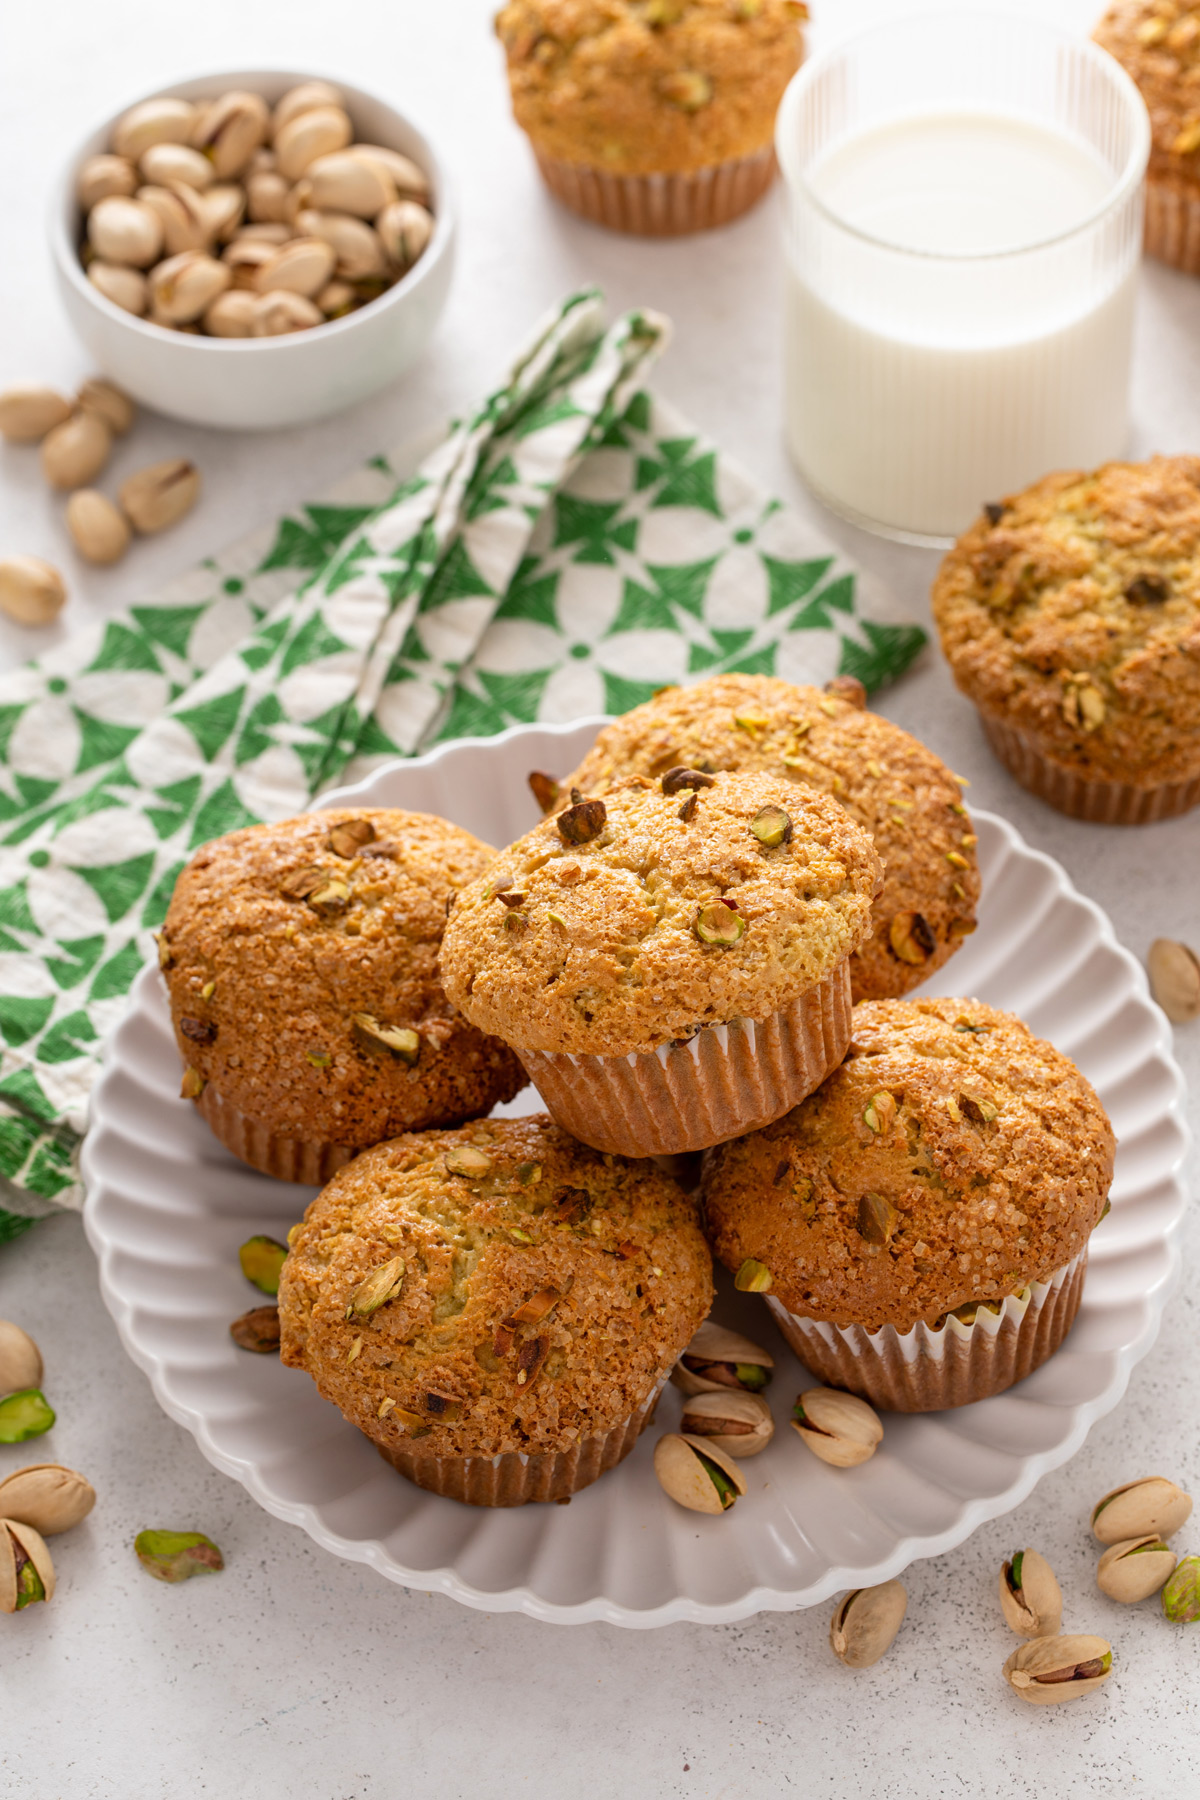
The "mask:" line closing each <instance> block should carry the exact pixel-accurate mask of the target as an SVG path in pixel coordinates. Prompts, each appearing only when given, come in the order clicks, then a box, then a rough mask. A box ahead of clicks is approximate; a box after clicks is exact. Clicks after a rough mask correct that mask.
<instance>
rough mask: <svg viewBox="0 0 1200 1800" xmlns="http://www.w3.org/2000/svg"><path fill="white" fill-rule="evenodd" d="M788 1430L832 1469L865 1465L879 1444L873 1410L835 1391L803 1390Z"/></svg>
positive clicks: (879, 1432)
mask: <svg viewBox="0 0 1200 1800" xmlns="http://www.w3.org/2000/svg"><path fill="white" fill-rule="evenodd" d="M792 1427H793V1429H794V1430H795V1431H796V1432H797V1433H798V1435H799V1436H800V1437H801V1438H802V1439H803V1440H804V1442H805V1443H806V1444H807V1445H808V1448H809V1449H810V1450H811V1451H812V1453H813V1455H814V1456H819V1457H820V1459H821V1461H822V1462H826V1463H831V1464H832V1465H833V1467H834V1468H835V1469H853V1468H857V1466H858V1465H859V1463H865V1462H867V1461H868V1460H869V1459H870V1458H871V1457H872V1456H874V1454H875V1452H876V1450H877V1449H878V1448H879V1445H880V1443H881V1442H882V1440H883V1426H882V1425H881V1424H880V1421H879V1415H878V1414H877V1413H876V1411H875V1409H874V1407H872V1406H868V1405H867V1402H866V1401H865V1400H860V1399H859V1398H858V1396H857V1394H843V1393H841V1392H839V1391H838V1389H837V1388H808V1389H806V1391H805V1392H804V1393H803V1394H801V1395H800V1397H799V1399H798V1400H797V1401H796V1404H795V1406H794V1407H793V1408H792Z"/></svg>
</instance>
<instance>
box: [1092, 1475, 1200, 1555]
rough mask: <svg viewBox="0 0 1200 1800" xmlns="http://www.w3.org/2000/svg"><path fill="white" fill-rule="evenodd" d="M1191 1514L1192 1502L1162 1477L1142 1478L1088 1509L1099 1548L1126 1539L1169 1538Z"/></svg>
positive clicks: (1150, 1476)
mask: <svg viewBox="0 0 1200 1800" xmlns="http://www.w3.org/2000/svg"><path fill="white" fill-rule="evenodd" d="M1191 1513H1192V1498H1191V1495H1190V1494H1185V1493H1184V1491H1183V1489H1182V1488H1180V1487H1176V1485H1175V1483H1174V1482H1173V1481H1168V1480H1166V1478H1165V1477H1164V1476H1162V1475H1147V1476H1143V1478H1142V1479H1141V1480H1140V1481H1127V1482H1126V1483H1125V1485H1124V1487H1119V1488H1114V1489H1113V1490H1112V1492H1111V1493H1110V1494H1105V1496H1104V1498H1103V1499H1102V1500H1098V1501H1097V1502H1096V1505H1095V1506H1094V1507H1093V1508H1092V1535H1093V1536H1094V1537H1097V1538H1099V1540H1100V1542H1101V1543H1102V1544H1122V1543H1124V1542H1125V1540H1126V1539H1127V1538H1135V1537H1146V1536H1147V1535H1148V1534H1149V1533H1150V1532H1154V1533H1155V1534H1156V1535H1157V1536H1158V1537H1161V1538H1169V1537H1171V1536H1173V1534H1174V1533H1175V1532H1177V1531H1178V1530H1179V1528H1180V1526H1181V1525H1185V1524H1186V1523H1187V1521H1188V1519H1189V1518H1190V1517H1191Z"/></svg>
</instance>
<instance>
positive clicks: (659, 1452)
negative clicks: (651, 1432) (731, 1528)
mask: <svg viewBox="0 0 1200 1800" xmlns="http://www.w3.org/2000/svg"><path fill="white" fill-rule="evenodd" d="M654 1473H655V1475H656V1476H657V1477H658V1483H659V1486H660V1487H661V1488H662V1490H663V1492H664V1493H665V1494H667V1495H669V1497H670V1498H671V1499H672V1500H674V1501H676V1502H677V1504H678V1505H680V1506H686V1507H687V1509H688V1511H689V1512H700V1513H711V1514H715V1515H718V1516H719V1515H720V1514H721V1513H724V1512H728V1511H729V1509H730V1507H731V1506H733V1504H734V1502H735V1501H736V1500H737V1499H738V1498H739V1497H740V1496H741V1495H742V1494H744V1493H745V1492H746V1481H745V1477H744V1476H743V1475H742V1473H741V1471H740V1470H739V1468H738V1466H737V1464H736V1463H735V1462H734V1460H733V1458H732V1457H731V1456H728V1455H727V1454H726V1453H725V1451H724V1450H718V1449H717V1447H716V1445H715V1444H713V1443H712V1442H711V1441H710V1440H708V1439H705V1438H694V1437H687V1436H685V1435H684V1434H683V1433H682V1432H674V1431H670V1432H667V1434H666V1435H665V1436H664V1437H661V1438H659V1440H658V1442H657V1444H656V1445H655V1446H654Z"/></svg>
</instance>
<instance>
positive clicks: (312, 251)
mask: <svg viewBox="0 0 1200 1800" xmlns="http://www.w3.org/2000/svg"><path fill="white" fill-rule="evenodd" d="M336 261H337V257H336V254H335V252H334V250H333V246H332V245H331V244H327V243H325V242H324V240H323V239H321V238H317V237H297V238H292V239H291V240H290V241H289V242H288V243H286V244H280V245H279V246H278V247H277V248H275V249H274V252H273V254H272V255H271V257H270V258H269V259H268V261H266V262H265V263H263V264H262V266H261V268H259V269H258V270H257V272H256V274H255V277H254V285H255V287H256V289H257V290H258V292H259V293H260V294H269V293H275V292H282V291H286V292H287V293H290V294H302V295H303V296H304V298H305V299H306V300H311V299H312V297H313V295H314V294H319V293H320V291H321V289H322V288H323V287H324V286H325V284H326V283H327V282H328V281H329V279H330V277H331V276H332V274H333V270H334V264H335V263H336Z"/></svg>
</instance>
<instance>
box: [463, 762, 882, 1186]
mask: <svg viewBox="0 0 1200 1800" xmlns="http://www.w3.org/2000/svg"><path fill="white" fill-rule="evenodd" d="M879 879H880V868H879V858H878V857H877V856H876V854H875V850H874V847H873V845H872V843H871V840H870V838H869V837H868V836H867V834H866V832H865V831H863V830H861V828H860V827H859V826H858V825H856V824H855V823H854V821H853V820H852V819H851V818H850V817H849V815H848V814H846V813H845V812H843V811H842V809H841V807H840V806H838V805H837V804H836V802H834V801H832V800H830V799H829V798H828V797H827V796H826V795H824V794H818V793H815V792H812V791H808V790H802V789H796V788H794V787H792V786H790V785H789V784H787V783H785V782H781V781H777V780H775V779H774V778H773V777H771V776H769V775H765V774H761V773H758V772H753V773H743V774H724V773H722V774H717V775H709V774H705V773H703V772H701V771H699V770H695V769H675V770H671V771H669V772H668V773H667V774H665V775H663V776H662V777H661V778H660V779H659V780H658V781H651V780H650V779H649V778H648V777H646V776H640V775H635V776H633V777H632V778H631V779H629V780H627V781H624V782H621V783H617V784H615V785H614V786H612V787H611V788H610V789H609V791H608V793H607V794H606V795H605V797H604V798H603V799H599V798H584V797H583V796H582V795H579V794H578V791H577V796H576V798H574V799H573V801H572V803H571V804H570V805H569V806H567V807H566V808H565V809H564V810H563V811H561V812H559V813H557V814H555V816H554V817H553V818H548V819H544V820H543V821H542V823H541V824H540V825H538V826H536V827H535V829H534V830H533V831H531V832H529V833H528V834H527V835H526V836H525V837H523V838H521V839H519V840H518V842H517V843H515V844H512V845H510V846H509V848H508V849H507V850H505V851H503V852H502V853H501V855H500V856H499V858H498V859H497V862H496V865H495V867H494V869H493V870H492V871H491V872H489V874H488V875H486V876H484V877H481V878H479V879H478V880H476V881H474V882H472V883H471V884H470V886H468V887H467V888H465V889H464V890H463V892H462V893H461V894H460V895H459V896H458V898H457V900H456V902H455V904H454V908H453V911H452V912H451V915H450V921H449V924H448V925H447V928H446V936H445V939H444V941H443V945H442V959H441V967H442V979H443V981H444V983H445V987H446V992H447V994H448V995H449V996H450V999H451V1000H452V1002H453V1003H454V1005H455V1006H457V1007H459V1009H460V1010H461V1011H462V1013H463V1015H464V1017H466V1018H467V1019H469V1020H470V1021H471V1023H472V1024H474V1025H476V1026H478V1028H479V1029H480V1031H485V1032H488V1033H490V1034H495V1035H497V1036H501V1037H503V1038H504V1040H505V1042H506V1043H508V1044H510V1045H511V1046H512V1048H513V1049H514V1050H515V1051H516V1053H517V1055H518V1056H519V1057H520V1059H521V1061H522V1063H523V1064H524V1065H525V1068H526V1070H527V1072H528V1074H529V1076H530V1079H531V1080H532V1081H533V1082H534V1083H535V1084H536V1086H537V1087H538V1089H539V1091H540V1093H541V1095H542V1098H543V1099H544V1100H545V1102H546V1104H547V1106H548V1107H549V1109H550V1111H551V1112H552V1113H553V1114H554V1117H555V1118H556V1119H557V1120H558V1122H559V1124H561V1125H565V1126H566V1128H567V1129H568V1130H569V1131H573V1132H574V1133H575V1135H576V1137H580V1138H582V1139H583V1141H584V1142H585V1143H588V1144H593V1145H595V1146H596V1148H598V1149H601V1150H615V1151H619V1152H621V1153H622V1154H624V1155H629V1156H651V1155H671V1154H674V1153H676V1152H679V1151H684V1150H696V1149H702V1148H704V1147H705V1146H706V1145H708V1144H713V1143H718V1142H720V1141H721V1139H722V1138H726V1137H733V1136H736V1134H737V1133H738V1132H740V1131H747V1130H750V1129H751V1128H752V1127H753V1126H754V1125H756V1124H765V1123H766V1121H767V1120H768V1119H773V1118H777V1117H778V1116H779V1114H780V1113H781V1112H786V1111H787V1110H788V1108H789V1107H790V1106H794V1105H795V1104H796V1102H797V1101H798V1100H799V1099H801V1098H803V1096H804V1095H805V1094H807V1093H811V1091H812V1089H813V1088H814V1087H815V1086H816V1085H817V1083H818V1082H819V1081H821V1080H822V1079H823V1077H824V1076H825V1074H826V1073H827V1072H828V1071H829V1070H830V1069H831V1068H833V1067H834V1066H835V1064H836V1063H837V1062H839V1061H840V1060H841V1056H842V1053H843V1051H844V1049H845V1047H846V1044H847V1042H848V1041H849V1030H850V1014H849V967H848V962H847V958H848V957H849V956H850V954H851V953H852V952H853V951H854V950H855V949H857V948H858V946H859V944H861V942H862V941H863V938H864V937H865V935H866V933H867V932H868V931H869V930H870V921H871V902H872V900H873V898H874V895H875V891H876V888H877V887H878V884H879Z"/></svg>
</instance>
